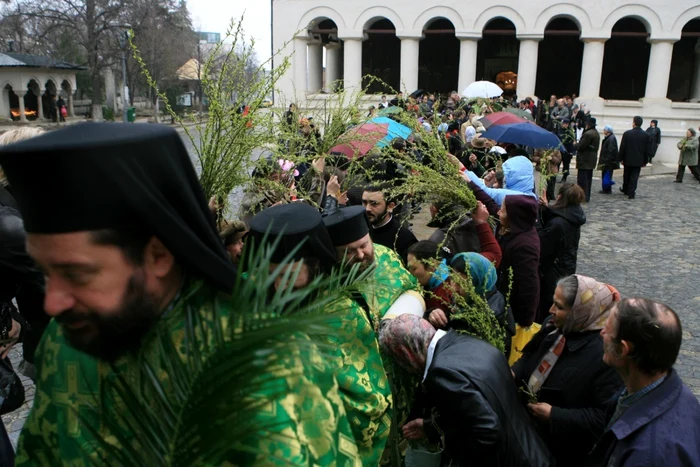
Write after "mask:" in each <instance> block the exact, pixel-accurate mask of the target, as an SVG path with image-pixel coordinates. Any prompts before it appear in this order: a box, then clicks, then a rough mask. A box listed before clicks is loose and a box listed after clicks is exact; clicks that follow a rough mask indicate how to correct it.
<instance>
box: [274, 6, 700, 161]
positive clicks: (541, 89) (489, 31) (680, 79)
mask: <svg viewBox="0 0 700 467" xmlns="http://www.w3.org/2000/svg"><path fill="white" fill-rule="evenodd" d="M579 5H581V6H579ZM579 5H576V4H574V3H565V2H558V1H553V0H531V1H530V2H521V1H518V0H501V1H499V2H495V1H493V0H484V1H482V2H456V1H449V2H447V1H443V2H440V1H435V0H432V1H430V0H429V1H421V0H401V1H399V0H386V1H385V2H382V4H381V5H378V4H377V3H376V2H372V1H371V0H353V1H348V0H325V1H323V0H274V1H273V47H274V49H275V50H281V56H289V57H290V60H291V66H290V68H289V69H288V70H287V72H286V73H285V75H284V76H283V78H282V79H281V80H280V82H279V83H278V86H279V94H278V95H277V96H276V105H286V104H288V103H291V102H296V103H298V104H299V105H300V106H301V107H302V108H303V107H305V106H308V107H316V106H317V105H318V104H319V103H321V102H323V100H325V99H328V98H329V97H331V96H332V95H333V93H334V92H336V91H337V90H338V89H342V88H344V89H346V90H352V89H360V88H364V89H367V90H368V92H370V93H376V94H391V93H392V92H396V91H397V90H403V91H408V92H409V93H410V92H412V91H414V90H416V89H426V90H429V91H434V92H449V91H450V90H457V91H458V92H459V91H461V90H462V89H464V88H465V87H466V86H467V85H469V84H470V83H471V82H473V81H476V80H481V79H486V80H489V81H496V76H497V75H498V73H500V72H514V73H517V84H516V85H514V88H515V89H514V90H513V92H515V93H517V96H518V97H519V98H524V97H528V96H532V97H534V96H537V97H539V98H543V99H548V98H549V96H550V95H552V94H555V95H558V96H564V95H573V94H576V95H577V96H578V99H577V101H578V102H583V103H585V104H586V105H587V106H588V107H589V108H590V109H591V112H592V115H594V116H595V117H596V118H597V119H598V122H599V124H609V125H612V126H613V128H614V129H615V131H616V133H618V134H619V133H621V132H622V131H624V130H626V129H628V128H630V127H631V120H632V117H633V116H635V115H641V116H642V117H643V118H644V120H645V127H646V125H647V123H648V121H649V120H651V119H656V120H658V121H659V127H660V128H661V130H662V135H663V142H662V147H661V148H660V149H659V152H658V154H657V156H658V159H659V160H661V161H665V162H668V163H675V162H676V159H677V151H676V149H675V144H676V142H677V140H678V139H679V138H681V137H682V136H684V134H685V130H686V128H688V127H690V126H693V127H695V128H697V127H698V125H699V124H700V103H698V101H700V5H698V4H697V2H694V1H692V0H674V1H673V2H668V1H666V2H664V1H661V0H642V1H641V2H638V3H628V2H626V1H625V0H619V1H601V0H586V2H584V3H579ZM277 61H279V59H278V60H277ZM368 75H372V76H375V77H377V78H379V80H371V79H369V78H368V77H367V76H368ZM377 100H378V99H377Z"/></svg>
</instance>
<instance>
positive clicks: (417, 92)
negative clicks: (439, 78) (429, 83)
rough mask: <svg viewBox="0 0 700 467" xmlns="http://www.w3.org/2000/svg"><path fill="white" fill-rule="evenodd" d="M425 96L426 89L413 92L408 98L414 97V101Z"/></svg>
mask: <svg viewBox="0 0 700 467" xmlns="http://www.w3.org/2000/svg"><path fill="white" fill-rule="evenodd" d="M423 94H425V89H416V90H415V91H413V92H412V93H411V95H410V96H408V97H412V98H414V99H418V98H419V97H421V96H422V95H423Z"/></svg>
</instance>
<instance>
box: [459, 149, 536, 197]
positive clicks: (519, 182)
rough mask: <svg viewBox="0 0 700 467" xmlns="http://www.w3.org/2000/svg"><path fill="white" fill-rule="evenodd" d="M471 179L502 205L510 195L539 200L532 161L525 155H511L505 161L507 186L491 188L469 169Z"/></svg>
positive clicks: (504, 171) (504, 170)
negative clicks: (525, 196)
mask: <svg viewBox="0 0 700 467" xmlns="http://www.w3.org/2000/svg"><path fill="white" fill-rule="evenodd" d="M467 174H468V175H469V179H470V180H471V181H472V182H474V183H475V184H476V185H478V186H479V188H481V189H482V190H484V191H485V192H486V193H487V194H488V195H489V196H490V197H491V198H493V200H494V201H495V202H496V203H498V205H499V206H500V205H501V204H503V199H504V198H505V197H506V196H508V195H527V196H531V197H532V198H533V199H535V200H537V195H536V194H535V191H534V190H535V174H534V169H533V168H532V162H531V161H530V159H528V158H527V157H525V156H515V157H511V158H510V159H508V160H507V161H505V162H504V163H503V180H504V181H505V188H489V187H487V186H486V185H485V184H484V181H483V180H482V179H480V178H479V177H477V176H476V174H475V173H473V172H469V171H467Z"/></svg>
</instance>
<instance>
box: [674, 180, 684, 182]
mask: <svg viewBox="0 0 700 467" xmlns="http://www.w3.org/2000/svg"><path fill="white" fill-rule="evenodd" d="M673 183H683V180H674V181H673Z"/></svg>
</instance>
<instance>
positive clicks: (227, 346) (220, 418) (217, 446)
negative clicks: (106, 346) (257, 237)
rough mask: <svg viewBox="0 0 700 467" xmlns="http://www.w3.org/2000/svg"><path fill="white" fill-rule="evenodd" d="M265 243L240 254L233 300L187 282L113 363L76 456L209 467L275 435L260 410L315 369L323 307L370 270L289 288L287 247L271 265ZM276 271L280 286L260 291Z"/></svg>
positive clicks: (324, 323) (340, 299)
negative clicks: (92, 443) (141, 341)
mask: <svg viewBox="0 0 700 467" xmlns="http://www.w3.org/2000/svg"><path fill="white" fill-rule="evenodd" d="M263 243H264V242H263ZM273 248H274V245H273V246H272V247H268V248H262V249H259V250H258V251H254V252H251V253H250V254H249V257H248V264H249V271H250V274H249V275H248V277H247V278H243V277H239V279H238V280H237V282H236V284H235V286H234V290H233V295H232V296H233V298H230V297H225V296H222V295H220V294H217V293H216V292H214V291H211V290H209V289H208V287H207V286H206V285H203V284H201V283H200V284H198V285H196V286H195V287H192V288H190V289H189V290H188V295H187V296H184V297H182V299H181V301H180V303H182V304H183V306H181V307H179V309H178V307H176V309H174V310H172V311H171V312H170V313H169V315H168V316H166V317H164V318H163V320H164V321H166V323H165V324H166V325H158V326H157V329H156V330H155V331H154V333H155V335H154V336H153V337H152V338H151V340H149V344H148V347H147V349H146V350H145V351H143V352H141V354H140V356H139V357H133V358H131V359H130V360H129V361H128V364H126V365H120V364H119V363H117V364H116V365H115V366H114V368H113V372H112V374H111V375H109V376H108V377H107V378H106V379H105V380H104V381H103V384H102V386H103V392H102V394H101V397H96V399H95V400H96V404H95V407H94V409H93V410H94V412H95V413H93V414H91V415H92V416H91V417H82V416H81V421H82V422H83V425H84V426H86V428H87V429H88V430H89V432H90V433H91V434H92V436H93V437H94V438H95V439H96V444H97V446H98V449H97V454H95V453H94V452H92V453H86V457H88V458H91V460H92V461H94V463H96V464H100V465H105V463H107V464H108V465H149V466H166V465H168V466H179V465H182V466H191V465H219V464H221V463H222V461H223V460H224V459H230V457H231V453H232V451H235V452H236V453H237V455H238V456H250V458H251V459H255V456H256V452H254V451H255V449H253V448H251V446H250V445H249V444H245V443H243V442H241V440H244V439H246V438H249V437H251V436H253V437H255V436H267V437H270V438H271V441H277V442H280V441H282V442H284V441H285V439H284V438H285V436H288V435H287V434H286V432H285V431H280V430H279V428H280V427H279V426H277V425H278V424H279V423H280V422H279V421H278V420H277V419H276V418H275V417H272V416H271V417H268V418H267V419H265V417H260V416H259V415H260V413H264V412H265V411H266V410H267V409H268V405H269V404H270V401H271V400H276V399H280V398H282V397H285V396H286V395H288V394H293V393H294V391H295V390H297V388H296V387H294V381H296V380H298V379H299V378H303V377H307V376H308V373H309V372H313V371H317V369H318V368H319V366H323V359H324V358H326V356H325V355H324V350H326V349H324V346H323V344H320V343H319V341H320V340H321V339H319V338H320V337H322V336H327V335H330V334H332V332H333V331H332V329H331V326H330V325H329V323H330V321H331V320H333V319H337V318H336V316H335V315H333V314H330V313H329V311H328V310H329V309H335V310H336V311H338V312H342V311H343V308H342V307H343V306H346V305H344V304H345V303H348V301H347V297H348V296H349V295H350V294H351V293H352V292H353V291H356V290H357V288H358V287H359V286H360V285H361V284H362V283H363V281H365V280H367V278H369V277H370V276H371V274H372V271H371V270H367V271H360V270H359V268H358V266H355V267H354V268H344V267H340V268H338V269H337V270H335V271H333V272H332V273H331V274H328V275H324V276H319V277H316V278H315V279H313V280H312V282H311V283H310V284H309V285H308V286H306V287H304V288H303V289H299V290H295V289H294V288H293V284H294V279H295V278H296V276H297V275H298V274H299V268H298V267H297V268H286V267H285V266H287V265H289V264H291V263H292V262H293V261H292V255H293V253H292V254H290V255H289V256H288V257H287V258H286V259H285V260H284V261H283V262H282V264H281V265H279V266H278V267H276V268H272V269H271V267H270V265H271V256H272V251H273ZM277 278H282V283H283V284H287V285H286V286H284V287H281V288H279V289H277V290H276V291H275V292H274V293H268V291H269V290H271V289H272V288H273V287H272V286H273V284H274V283H275V279H277ZM347 306H349V305H347ZM161 324H163V323H161ZM173 329H174V331H173ZM327 350H329V351H330V350H331V349H327ZM95 415H97V417H95ZM91 418H95V419H98V420H101V422H102V424H103V425H102V427H97V426H93V425H91V424H90V423H89V422H87V420H89V419H91ZM268 459H269V458H268ZM280 461H283V459H280Z"/></svg>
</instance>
